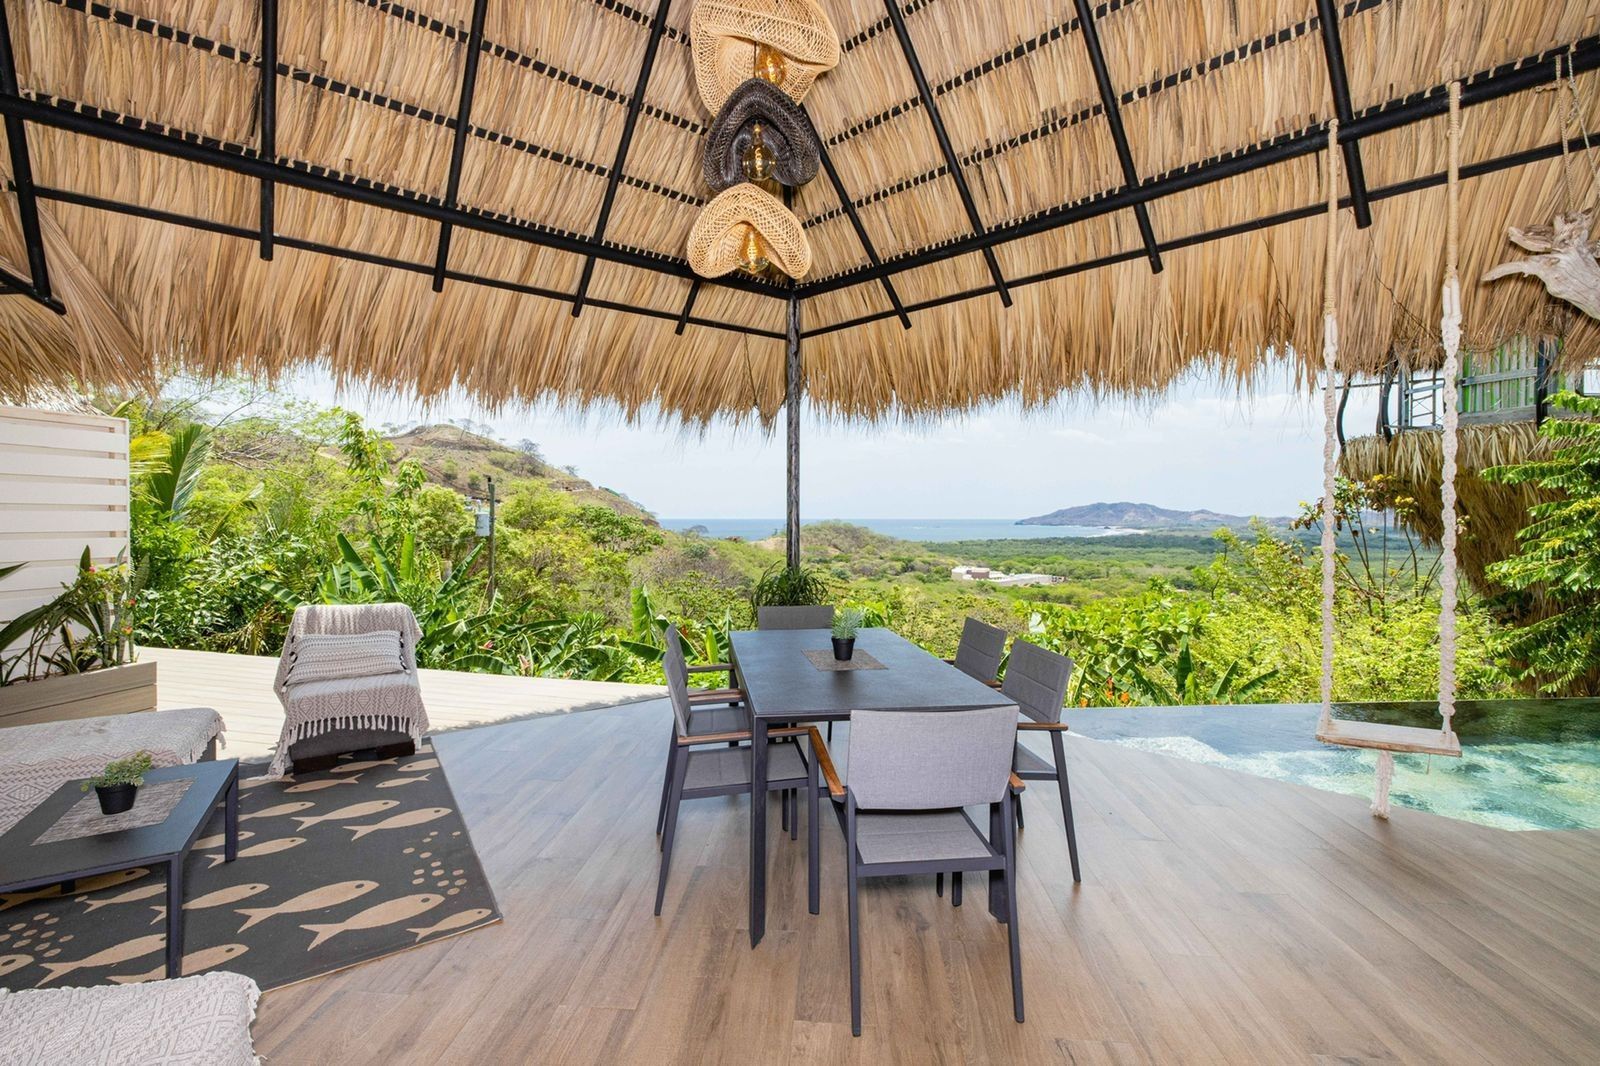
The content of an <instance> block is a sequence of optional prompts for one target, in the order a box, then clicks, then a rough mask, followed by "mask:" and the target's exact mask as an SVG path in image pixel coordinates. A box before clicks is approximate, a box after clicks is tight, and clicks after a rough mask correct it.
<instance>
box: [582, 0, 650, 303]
mask: <svg viewBox="0 0 1600 1066" xmlns="http://www.w3.org/2000/svg"><path fill="white" fill-rule="evenodd" d="M670 7H672V0H661V2H660V3H658V4H657V5H656V17H655V20H654V21H652V22H651V23H650V37H649V39H648V40H647V41H646V42H645V46H644V61H643V62H641V63H640V64H639V80H638V81H636V82H634V85H633V95H632V96H630V97H629V98H628V112H627V115H626V116H625V117H624V118H623V120H622V137H621V138H620V139H619V140H618V141H617V155H616V159H615V160H613V161H612V164H611V173H610V174H609V175H607V176H606V191H605V195H604V196H602V197H601V199H600V214H599V216H598V217H597V218H596V219H595V223H594V236H593V238H591V239H592V240H593V241H594V242H595V243H596V244H599V243H601V242H602V241H604V240H605V239H606V227H607V226H608V225H610V223H611V207H612V205H613V204H614V203H615V202H616V199H617V185H618V184H619V183H620V182H621V181H622V168H623V166H624V165H625V164H626V163H627V161H628V149H629V148H631V147H633V129H634V127H635V126H636V125H638V122H639V109H640V108H641V107H643V106H644V91H645V89H646V88H648V87H649V85H650V74H651V72H652V71H653V70H654V69H655V65H656V50H657V49H658V48H660V47H661V35H662V34H663V33H665V32H666V29H667V10H668V9H669V8H670ZM593 277H594V256H592V255H591V256H586V257H585V258H584V260H583V274H582V275H581V276H580V277H579V278H578V291H577V294H576V295H575V296H574V297H573V300H572V317H573V318H577V317H578V316H579V315H580V314H582V313H583V301H584V298H585V297H586V296H588V294H589V282H590V281H591V280H592V279H593Z"/></svg>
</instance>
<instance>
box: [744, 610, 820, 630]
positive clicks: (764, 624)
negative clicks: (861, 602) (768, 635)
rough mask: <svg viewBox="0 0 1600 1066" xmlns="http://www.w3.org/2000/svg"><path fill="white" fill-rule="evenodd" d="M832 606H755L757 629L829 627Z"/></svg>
mask: <svg viewBox="0 0 1600 1066" xmlns="http://www.w3.org/2000/svg"><path fill="white" fill-rule="evenodd" d="M832 627H833V608H832V607H757V608H756V628H757V629H831V628H832Z"/></svg>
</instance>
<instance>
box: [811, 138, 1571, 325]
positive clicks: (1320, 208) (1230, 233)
mask: <svg viewBox="0 0 1600 1066" xmlns="http://www.w3.org/2000/svg"><path fill="white" fill-rule="evenodd" d="M1585 138H1587V139H1585ZM1591 149H1600V129H1597V130H1591V131H1589V132H1588V133H1587V134H1582V135H1579V136H1577V137H1573V138H1571V139H1570V140H1568V141H1566V142H1565V148H1564V150H1565V151H1568V152H1582V151H1588V150H1591ZM1562 151H1563V142H1561V141H1554V142H1552V143H1550V144H1544V145H1540V146H1539V147H1537V148H1529V149H1525V150H1523V151H1521V152H1513V153H1511V154H1510V155H1503V156H1497V157H1496V158H1494V159H1485V160H1483V161H1481V162H1478V163H1469V164H1466V165H1464V166H1462V168H1461V177H1463V178H1478V177H1482V176H1484V175H1485V174H1494V173H1497V172H1499V171H1502V170H1509V169H1511V168H1512V167H1520V166H1527V165H1528V164H1529V163H1538V162H1541V161H1543V160H1546V159H1554V158H1556V157H1557V156H1559V155H1561V153H1562ZM1446 178H1447V174H1446V172H1445V171H1442V170H1441V171H1439V172H1437V173H1434V174H1425V175H1423V176H1421V177H1417V178H1409V179H1407V180H1405V181H1401V182H1396V183H1395V184H1393V185H1385V186H1382V187H1381V188H1377V189H1373V190H1372V191H1371V192H1370V193H1369V194H1368V196H1369V199H1370V200H1373V201H1377V200H1387V199H1390V198H1391V197H1395V196H1404V195H1407V194H1409V193H1414V192H1421V191H1422V190H1424V189H1431V188H1435V187H1437V186H1440V185H1443V184H1444V183H1445V180H1446ZM1339 206H1340V208H1345V207H1351V206H1353V204H1352V201H1351V198H1350V197H1348V196H1346V197H1343V198H1342V199H1340V201H1339ZM1327 210H1328V205H1327V204H1326V203H1315V204H1310V205H1307V206H1305V207H1295V208H1290V209H1289V210H1287V211H1279V212H1277V213H1276V214H1272V215H1266V216H1264V217H1261V218H1256V219H1251V220H1250V221H1248V222H1236V223H1234V224H1232V225H1229V226H1220V227H1218V228H1216V229H1211V230H1205V231H1204V232H1201V233H1191V234H1189V235H1188V236H1184V237H1175V238H1173V239H1172V240H1168V241H1163V242H1161V244H1160V246H1159V247H1160V249H1161V251H1163V252H1172V251H1177V250H1179V249H1182V248H1191V247H1194V246H1195V245H1201V244H1209V243H1211V242H1212V241H1220V240H1226V239H1227V238H1229V237H1237V236H1239V235H1241V234H1244V233H1253V232H1255V231H1257V230H1263V229H1270V228H1271V227H1273V226H1281V225H1283V224H1285V223H1288V222H1297V221H1300V220H1301V219H1306V218H1312V217H1314V216H1317V215H1321V214H1324V213H1325V212H1326V211H1327ZM1143 255H1144V250H1143V249H1140V248H1135V249H1132V250H1130V251H1124V252H1116V253H1114V254H1112V255H1106V256H1101V257H1099V258H1097V259H1089V260H1085V261H1083V262H1081V263H1072V264H1070V265H1068V266H1063V267H1056V268H1054V269H1052V270H1044V271H1040V272H1039V273H1037V274H1028V275H1026V276H1024V277H1020V278H1013V279H1012V280H1011V287H1012V288H1014V289H1019V288H1022V287H1024V286H1027V285H1036V284H1038V283H1040V282H1043V281H1053V280H1055V279H1057V278H1064V277H1067V276H1068V275H1071V274H1082V273H1085V272H1086V271H1090V270H1098V269H1100V268H1101V267H1108V266H1114V265H1116V264H1118V263H1130V262H1133V261H1134V260H1136V259H1139V258H1141V257H1142V256H1143ZM994 291H995V289H994V286H993V285H982V286H979V287H977V288H973V289H967V290H965V291H963V292H956V293H948V294H946V295H944V296H938V297H934V298H933V299H931V300H922V301H919V302H917V303H914V304H912V305H910V306H909V307H908V308H906V310H907V311H910V312H912V313H916V312H918V311H926V310H929V309H930V308H934V307H942V306H944V305H945V304H952V303H960V302H961V301H963V300H970V299H973V298H975V297H979V296H987V295H989V294H990V293H992V292H994ZM892 314H893V312H890V311H874V312H873V313H872V314H869V315H861V316H859V317H857V318H852V319H846V320H844V321H841V322H834V323H832V324H830V325H826V326H819V327H817V328H816V329H813V330H808V331H807V332H806V334H805V336H807V337H816V336H820V335H822V334H824V333H837V332H839V331H840V330H845V329H853V328H855V327H856V326H865V325H869V324H871V323H873V322H881V321H883V320H884V319H886V318H889V317H890V316H891V315H892Z"/></svg>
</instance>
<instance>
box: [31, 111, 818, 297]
mask: <svg viewBox="0 0 1600 1066" xmlns="http://www.w3.org/2000/svg"><path fill="white" fill-rule="evenodd" d="M58 100H59V102H55V101H58ZM0 115H4V116H7V117H12V118H19V119H22V120H23V121H25V122H36V123H38V124H40V125H43V126H50V127H52V128H54V129H61V130H67V131H68V132H71V133H77V134H80V135H83V136H87V137H94V138H97V139H99V140H103V141H108V142H111V143H114V144H120V145H123V146H125V147H128V148H137V149H140V150H142V151H149V152H155V153H157V154H159V155H164V156H168V157H171V158H174V159H183V160H187V161H188V162H191V163H200V164H202V165H205V166H213V167H217V168H219V169H221V170H227V171H231V172H233V173H235V174H241V175H243V176H245V177H249V178H257V179H260V178H270V179H272V180H273V181H274V182H276V183H277V184H279V185H290V186H293V187H294V188H297V189H305V190H307V191H309V192H315V193H321V194H323V195H325V196H334V197H338V198H341V199H345V200H351V201H354V202H356V203H363V204H368V205H370V206H372V207H381V208H384V209H386V210H389V211H398V212H400V213H401V214H404V215H410V216H412V217H415V218H424V219H428V220H429V221H432V222H449V223H451V224H452V225H453V226H455V227H456V228H458V229H470V230H475V231H478V232H481V233H488V234H491V235H493V236H496V237H504V238H507V239H509V240H514V241H521V242H523V243H525V244H532V245H537V246H539V247H543V248H553V249H555V250H557V251H561V252H568V253H571V254H574V255H588V254H591V253H592V254H593V255H594V256H596V257H597V258H599V259H604V260H606V261H607V262H613V263H622V264H623V265H625V266H632V267H639V268H640V269H643V270H652V271H655V272H656V273H658V274H666V275H670V276H672V277H680V278H687V279H689V280H691V281H692V280H693V279H694V278H696V277H698V276H699V275H697V274H696V273H695V272H694V270H693V268H691V267H690V266H689V264H688V262H687V261H686V260H683V259H679V258H676V257H674V256H670V255H666V254H663V253H659V252H650V251H645V250H642V249H638V248H629V247H626V246H623V245H617V244H604V245H597V244H595V243H593V242H592V241H590V240H589V239H588V238H587V237H584V236H580V235H578V234H575V233H568V232H566V231H565V230H560V229H556V228H554V227H550V226H541V225H538V224H536V223H531V222H526V221H522V220H519V219H514V218H510V217H508V216H504V215H498V214H491V213H489V212H485V211H467V210H463V209H462V208H461V207H459V206H456V207H447V206H445V204H444V203H443V202H442V201H441V200H440V199H439V198H437V197H430V196H424V195H422V194H421V193H417V192H415V191H413V190H409V189H403V188H400V187H398V186H393V185H387V184H383V183H380V182H375V181H373V180H372V179H370V178H359V177H349V176H347V175H344V174H341V173H339V172H338V171H336V170H334V169H333V168H330V167H325V166H320V165H313V164H310V163H306V162H304V161H303V160H294V161H292V165H291V163H283V162H279V161H277V160H266V159H262V158H260V156H258V155H257V154H256V153H255V151H254V149H253V148H252V147H250V146H249V145H243V144H235V143H233V142H224V141H218V140H215V139H214V138H209V137H205V136H202V135H200V134H197V133H194V132H192V131H188V130H182V129H178V128H175V127H169V126H165V125H163V124H161V123H159V122H154V121H151V120H149V119H143V118H139V117H137V116H128V115H120V114H118V113H117V112H114V111H109V110H103V109H101V108H97V107H95V106H93V105H91V104H84V103H80V102H77V101H72V100H66V99H64V98H58V97H53V96H49V95H47V94H40V95H39V98H37V99H36V98H34V97H32V96H14V95H11V94H9V93H3V92H0ZM278 243H280V244H282V243H284V242H283V240H282V239H281V237H280V239H279V241H278ZM713 284H717V285H721V286H724V287H726V288H731V289H738V290H740V291H741V292H750V293H755V294H756V295H759V296H766V297H773V298H777V299H781V300H785V301H787V300H788V290H787V289H785V288H780V287H779V286H777V285H774V284H773V283H772V282H769V281H762V280H760V279H758V278H754V277H751V276H749V275H743V276H740V275H734V274H729V275H726V276H724V277H721V278H716V279H713Z"/></svg>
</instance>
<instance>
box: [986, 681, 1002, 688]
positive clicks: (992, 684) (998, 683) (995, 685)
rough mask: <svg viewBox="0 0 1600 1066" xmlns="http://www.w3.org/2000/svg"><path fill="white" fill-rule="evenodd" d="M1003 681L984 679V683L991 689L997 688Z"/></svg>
mask: <svg viewBox="0 0 1600 1066" xmlns="http://www.w3.org/2000/svg"><path fill="white" fill-rule="evenodd" d="M1004 683H1005V682H1003V681H985V682H984V684H985V685H988V686H989V687H990V688H992V689H998V688H999V687H1000V686H1001V685H1003V684H1004Z"/></svg>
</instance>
